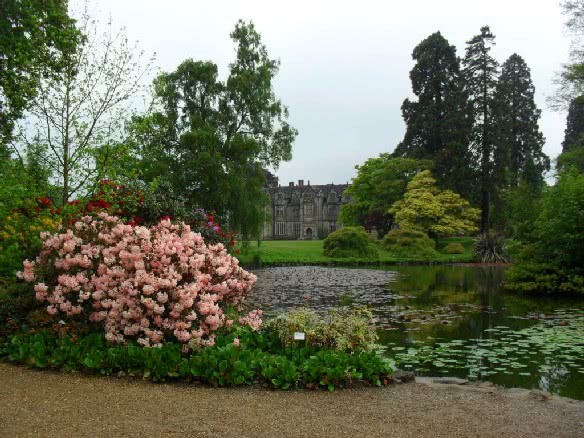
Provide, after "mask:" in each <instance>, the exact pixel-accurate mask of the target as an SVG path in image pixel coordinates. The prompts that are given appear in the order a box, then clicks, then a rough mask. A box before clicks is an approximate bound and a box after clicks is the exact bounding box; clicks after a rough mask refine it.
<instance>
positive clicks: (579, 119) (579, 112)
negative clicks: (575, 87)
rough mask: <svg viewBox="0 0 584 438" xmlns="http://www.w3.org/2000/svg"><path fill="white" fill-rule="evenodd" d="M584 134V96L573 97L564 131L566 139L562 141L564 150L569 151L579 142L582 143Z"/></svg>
mask: <svg viewBox="0 0 584 438" xmlns="http://www.w3.org/2000/svg"><path fill="white" fill-rule="evenodd" d="M583 134H584V96H579V97H577V98H575V99H572V101H571V102H570V107H569V109H568V118H567V120H566V130H565V131H564V141H563V142H562V152H568V151H570V150H571V149H573V148H574V147H575V146H576V145H577V144H579V143H582V142H581V138H582V135H583Z"/></svg>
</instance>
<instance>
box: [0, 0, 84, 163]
mask: <svg viewBox="0 0 584 438" xmlns="http://www.w3.org/2000/svg"><path fill="white" fill-rule="evenodd" d="M67 3H68V2H67V0H51V1H37V0H2V1H1V2H0V145H2V146H4V145H6V143H7V142H8V141H9V140H10V139H11V136H12V131H13V128H14V123H15V122H16V121H17V120H18V119H20V118H21V117H22V115H23V112H24V111H25V110H26V108H27V107H28V105H29V103H30V100H31V99H32V98H33V97H34V96H35V95H36V93H37V90H38V87H39V83H40V81H41V79H42V78H43V76H46V75H48V74H55V73H57V74H58V73H59V72H60V71H61V69H62V67H63V65H62V61H63V55H64V53H69V52H71V51H73V50H74V49H75V46H76V44H77V41H78V37H79V34H78V32H77V30H76V28H75V21H74V20H73V19H72V18H71V17H69V15H68V10H67ZM3 152H4V153H5V152H6V149H5V148H4V150H3Z"/></svg>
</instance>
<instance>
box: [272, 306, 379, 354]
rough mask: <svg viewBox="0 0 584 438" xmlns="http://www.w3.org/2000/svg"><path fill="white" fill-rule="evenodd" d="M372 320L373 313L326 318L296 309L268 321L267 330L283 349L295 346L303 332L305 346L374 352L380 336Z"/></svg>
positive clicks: (342, 313)
mask: <svg viewBox="0 0 584 438" xmlns="http://www.w3.org/2000/svg"><path fill="white" fill-rule="evenodd" d="M371 318H372V314H371V312H370V311H368V310H366V309H363V308H360V309H335V310H332V311H330V312H329V314H328V315H327V317H326V318H321V317H320V316H319V315H318V314H316V313H315V312H314V311H312V310H310V309H295V310H291V311H290V312H287V313H284V314H281V315H279V316H277V317H276V318H273V319H271V320H270V321H268V322H267V323H266V325H265V328H264V330H265V331H267V332H273V333H274V334H275V335H276V336H277V337H278V339H279V340H280V342H281V344H282V345H283V346H284V347H291V346H294V345H295V343H296V341H294V338H293V336H294V333H295V332H304V333H305V334H306V341H305V343H304V345H306V346H308V347H310V348H326V349H333V350H337V351H347V352H353V351H357V350H373V349H375V348H376V347H377V345H376V341H377V334H376V332H375V327H374V326H373V325H372V324H371Z"/></svg>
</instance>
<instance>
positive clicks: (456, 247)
mask: <svg viewBox="0 0 584 438" xmlns="http://www.w3.org/2000/svg"><path fill="white" fill-rule="evenodd" d="M442 252H443V253H444V254H464V246H462V244H460V243H457V242H453V243H449V244H448V245H446V246H445V247H444V249H443V250H442Z"/></svg>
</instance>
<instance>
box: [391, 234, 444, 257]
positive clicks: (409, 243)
mask: <svg viewBox="0 0 584 438" xmlns="http://www.w3.org/2000/svg"><path fill="white" fill-rule="evenodd" d="M382 246H383V248H385V249H386V250H387V251H388V252H390V253H391V254H392V255H394V256H397V257H411V258H430V257H434V256H436V251H435V249H434V248H435V247H436V242H434V241H433V240H432V239H430V238H429V237H428V235H427V234H426V233H423V232H422V231H415V230H402V229H393V230H391V231H390V232H389V233H387V234H386V235H385V237H384V238H383V242H382Z"/></svg>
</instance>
